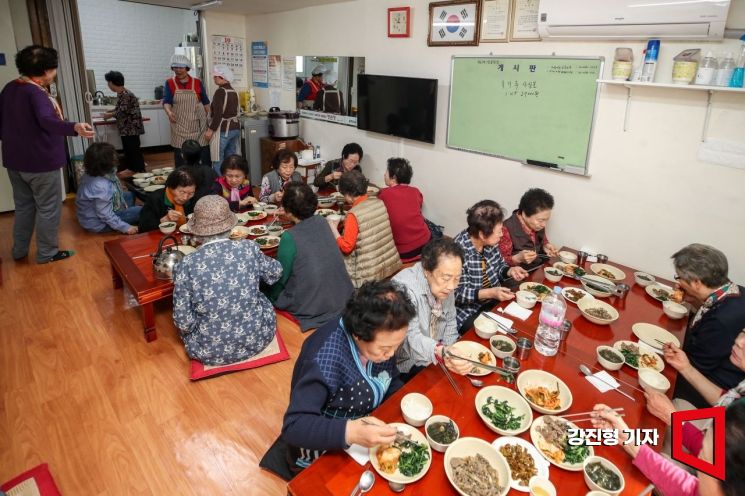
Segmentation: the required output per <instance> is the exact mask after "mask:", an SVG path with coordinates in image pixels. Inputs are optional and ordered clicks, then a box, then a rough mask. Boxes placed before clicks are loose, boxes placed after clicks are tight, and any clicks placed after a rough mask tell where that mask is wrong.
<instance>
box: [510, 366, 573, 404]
mask: <svg viewBox="0 0 745 496" xmlns="http://www.w3.org/2000/svg"><path fill="white" fill-rule="evenodd" d="M516 385H517V390H518V391H520V394H521V395H523V398H525V399H526V400H528V403H529V404H530V406H531V407H533V409H534V410H536V411H538V412H541V413H545V414H547V415H552V414H556V413H561V412H564V411H566V410H568V409H569V407H570V406H572V391H571V390H570V389H569V386H567V385H566V383H564V381H562V380H561V379H559V378H558V377H556V376H555V375H553V374H550V373H548V372H545V371H543V370H539V369H529V370H526V371H525V372H522V373H520V375H519V376H517V383H516Z"/></svg>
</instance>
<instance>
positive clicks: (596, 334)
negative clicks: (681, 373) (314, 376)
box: [288, 250, 686, 496]
mask: <svg viewBox="0 0 745 496" xmlns="http://www.w3.org/2000/svg"><path fill="white" fill-rule="evenodd" d="M570 251H573V250H570ZM551 262H554V260H552V261H551ZM608 263H609V264H610V265H613V266H615V267H618V268H619V269H621V270H623V271H624V272H625V274H626V278H625V279H624V280H623V281H619V282H625V283H627V284H629V285H630V286H631V290H630V291H629V292H628V294H627V295H626V297H625V299H619V298H616V297H612V298H607V299H605V301H607V302H609V303H611V304H612V305H613V306H614V307H615V308H616V309H618V311H619V313H620V317H619V319H618V320H617V321H615V322H613V323H612V324H611V325H597V324H593V323H591V322H590V321H588V320H587V319H585V318H584V317H583V316H582V315H581V313H580V312H579V310H578V309H577V307H576V305H574V304H572V303H571V302H567V306H568V308H567V313H566V318H567V319H569V320H570V321H571V322H572V330H571V331H570V333H569V335H568V337H567V339H566V340H564V341H562V342H561V345H560V348H559V352H558V354H557V355H556V356H553V357H545V356H543V355H541V354H539V353H538V352H537V351H536V350H535V349H533V350H531V352H530V355H529V357H528V358H527V359H526V360H522V361H521V371H525V370H528V369H541V370H544V371H546V372H550V373H552V374H554V375H556V376H558V377H559V378H560V379H562V380H563V381H564V382H565V383H566V384H567V385H568V386H569V388H570V389H571V391H572V395H573V402H572V405H571V407H570V408H569V410H567V411H566V412H563V413H564V414H567V413H576V412H585V411H589V410H591V409H592V407H593V406H594V405H595V404H597V403H605V404H607V405H609V406H611V407H613V408H615V407H623V408H624V413H625V414H626V416H625V417H624V419H625V421H626V423H627V424H628V425H629V427H630V428H632V429H636V428H644V429H656V430H657V432H658V434H659V438H658V443H657V446H656V447H654V449H657V450H659V449H660V447H661V445H662V441H663V438H664V435H665V425H664V424H663V422H661V421H660V420H659V419H657V418H656V417H654V416H652V415H651V414H650V413H649V412H647V410H646V406H645V405H646V402H645V398H644V395H643V394H642V393H641V392H639V391H637V390H635V389H632V388H631V387H629V386H628V385H626V384H623V383H622V384H621V389H622V390H624V391H625V392H627V393H629V394H631V395H632V396H633V398H634V401H632V400H630V399H628V398H626V397H624V396H622V395H621V394H619V393H617V392H615V391H608V392H606V393H600V391H598V390H597V389H595V387H593V386H592V385H591V384H590V383H589V381H587V380H586V378H585V377H584V376H583V375H582V373H581V372H580V370H579V366H580V365H581V364H586V365H587V366H589V367H590V368H591V369H593V371H599V370H602V368H601V367H600V365H599V364H598V363H597V359H596V353H595V349H596V347H597V346H599V345H601V344H608V345H612V344H613V343H614V342H615V341H618V340H621V339H625V340H632V341H638V339H637V338H636V336H634V335H633V333H632V329H631V326H632V325H633V324H634V323H637V322H647V323H652V324H655V325H658V326H660V327H662V328H664V329H666V330H668V331H669V332H671V333H672V334H673V335H674V336H676V337H677V338H678V339H680V340H681V342H682V341H683V337H684V333H685V322H686V321H685V320H672V319H669V318H668V317H667V316H666V315H665V314H664V313H663V312H662V305H661V303H659V302H658V301H657V300H655V299H653V298H651V297H650V296H648V295H647V294H646V292H645V291H644V288H642V287H640V286H638V285H636V284H633V283H634V276H633V272H634V270H635V269H632V268H630V267H626V266H623V265H620V264H617V263H614V262H613V261H612V260H611V261H610V262H608ZM589 265H590V264H589V263H587V264H585V269H587V270H588V271H589ZM543 279H544V274H543V270H540V269H539V270H537V271H535V272H533V273H531V274H530V277H529V278H528V279H527V280H529V281H531V282H542V283H544V284H546V285H547V286H549V287H552V286H555V285H560V286H562V287H581V285H580V283H579V281H576V280H574V279H570V278H567V277H564V278H563V279H562V280H561V281H560V282H558V283H550V282H548V281H544V280H543ZM657 280H658V281H660V282H664V283H669V281H665V280H664V279H661V278H659V277H658V278H657ZM507 304H508V302H504V303H501V304H499V305H497V307H496V312H497V313H499V309H501V308H504V307H506V306H507ZM539 311H540V304H538V305H536V307H535V308H534V309H533V312H532V314H531V316H530V317H529V318H528V319H527V320H525V321H521V320H519V319H517V318H514V317H511V316H509V315H505V317H507V318H510V319H511V320H513V321H514V325H513V328H515V329H516V330H517V331H518V334H517V336H516V338H519V337H527V338H529V339H530V340H531V341H532V340H533V338H534V336H535V330H536V328H537V326H538V313H539ZM461 339H462V340H469V341H476V342H479V343H481V344H483V345H484V346H487V347H488V346H489V344H488V341H487V340H485V339H481V338H480V337H478V336H477V335H476V333H475V331H474V330H473V329H471V330H470V331H468V332H467V333H466V334H465V335H464V336H463V337H462V338H461ZM608 373H609V374H611V375H612V376H614V377H615V378H617V379H619V380H620V381H624V382H626V383H628V384H630V385H633V386H634V387H636V388H638V387H639V385H638V380H637V373H636V371H635V370H634V369H631V368H630V367H629V366H627V365H624V366H623V367H622V368H621V370H620V371H617V372H610V371H609V372H608ZM663 374H664V375H665V376H666V377H667V378H668V379H669V380H670V382H671V384H672V387H671V388H670V390H669V391H668V396H670V395H672V391H673V389H674V387H675V379H676V375H677V373H676V371H675V370H674V369H673V368H672V367H670V366H666V367H665V370H664V371H663ZM453 377H454V379H455V381H456V383H457V384H458V387H459V389H460V390H461V391H462V393H463V395H462V396H459V395H457V394H456V392H455V391H454V390H453V388H452V387H451V386H450V384H449V383H448V381H447V378H446V377H445V375H444V374H443V372H442V371H441V370H440V369H439V368H437V367H435V366H430V367H427V368H425V369H424V370H423V371H422V372H420V373H419V374H417V375H416V376H415V377H414V378H413V379H412V380H411V381H409V382H408V383H407V384H406V385H405V386H404V387H403V388H402V389H401V390H399V391H397V392H396V393H395V394H393V395H392V396H391V397H390V398H388V400H386V401H385V402H384V403H383V404H382V405H381V406H380V407H378V408H377V409H376V410H375V411H374V412H373V413H372V415H374V416H375V417H377V418H379V419H381V420H383V421H385V422H403V421H404V420H403V417H402V415H401V409H400V402H401V398H402V397H403V396H404V395H405V394H407V393H410V392H419V393H422V394H425V395H426V396H427V397H428V398H429V399H430V400H431V401H432V404H433V407H434V410H433V414H440V415H446V416H448V417H450V418H452V419H453V420H454V421H455V422H456V424H457V425H458V427H459V429H460V435H461V437H467V436H468V437H477V438H481V439H484V440H486V441H488V442H492V441H493V440H495V439H496V438H497V437H499V435H498V434H496V433H494V432H492V431H491V430H490V429H489V428H488V427H487V426H486V425H485V424H484V422H483V421H482V420H481V418H480V417H479V416H478V414H477V412H476V407H475V397H476V393H478V391H479V389H478V388H476V387H474V386H472V385H471V384H470V382H469V381H468V379H467V378H465V377H461V376H458V375H453ZM481 379H483V380H484V382H485V384H486V385H487V386H488V385H500V386H505V387H508V388H512V389H515V386H514V384H507V383H506V382H505V381H504V380H503V379H501V378H500V377H499V376H498V375H497V374H490V375H488V376H486V377H481ZM532 413H533V419H535V418H537V417H539V416H540V415H541V414H540V413H538V412H535V411H533V412H532ZM580 427H585V428H587V427H589V422H584V423H583V424H581V425H580ZM419 429H420V430H421V431H422V432H423V428H421V427H420V428H419ZM529 432H530V431H529V430H528V431H526V432H524V433H522V434H521V435H519V436H518V437H520V438H523V439H525V440H527V441H529V442H530V434H529ZM594 451H595V455H597V456H602V457H604V458H607V459H608V460H610V461H611V462H613V463H614V464H615V465H616V466H617V467H619V469H620V470H621V471H622V472H623V475H624V478H625V488H624V492H623V494H629V495H637V494H639V493H641V492H642V491H643V490H644V489H645V488H646V487H647V486H648V484H649V481H648V480H647V479H646V478H645V477H644V475H642V473H641V472H640V471H639V470H638V469H637V468H636V467H634V466H633V464H632V459H631V457H630V456H628V455H627V454H626V452H625V451H624V450H623V449H622V447H620V446H594ZM443 457H444V455H443V454H442V453H439V452H437V451H434V450H433V451H432V463H431V466H430V468H429V470H428V472H427V474H426V475H425V476H424V477H423V478H422V479H420V480H419V481H417V482H415V483H413V484H410V485H408V486H407V487H406V489H405V491H404V493H403V494H408V495H428V496H429V495H450V494H453V495H455V494H457V492H456V491H455V489H454V488H453V486H452V485H451V484H450V482H449V481H448V479H447V476H446V475H445V470H444V467H443ZM366 469H370V470H373V469H372V468H371V464H370V463H369V462H368V464H367V466H365V467H363V466H360V465H359V464H358V463H357V462H355V461H354V460H353V459H352V458H351V457H350V456H349V455H347V454H346V453H344V452H329V453H326V454H324V455H323V456H322V457H321V458H320V459H319V460H317V461H316V462H314V463H313V464H312V465H311V466H310V467H309V468H307V469H305V470H304V471H303V472H301V473H300V474H299V475H297V476H296V477H295V478H294V479H293V480H292V481H290V482H289V484H288V493H289V494H291V495H293V496H305V495H312V496H324V495H339V494H342V495H346V494H350V492H351V491H352V489H353V488H354V487H355V485H356V484H357V482H358V481H359V478H360V475H361V474H362V472H363V471H364V470H366ZM549 479H550V480H551V482H552V483H553V484H554V486H555V487H556V488H557V491H558V494H559V495H560V496H561V495H572V496H574V495H584V494H585V493H587V492H588V491H589V489H588V487H587V485H586V484H585V481H584V477H583V475H582V472H581V471H578V472H572V471H567V470H563V469H560V468H558V467H556V466H554V465H551V468H550V471H549ZM366 494H369V495H379V494H391V490H390V488H389V487H388V484H387V483H386V480H384V479H383V478H382V477H381V476H380V475H378V474H376V482H375V484H374V485H373V487H372V489H371V491H370V492H369V493H366ZM508 494H510V495H519V494H525V493H521V492H519V491H516V490H514V489H511V490H510V491H509V493H508Z"/></svg>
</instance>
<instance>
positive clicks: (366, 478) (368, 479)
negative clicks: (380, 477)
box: [352, 470, 375, 496]
mask: <svg viewBox="0 0 745 496" xmlns="http://www.w3.org/2000/svg"><path fill="white" fill-rule="evenodd" d="M373 484H375V474H374V473H372V471H371V470H365V471H364V472H362V475H360V482H359V483H358V484H357V486H356V487H355V488H354V491H352V496H357V495H358V494H365V493H366V492H368V491H369V490H370V489H372V487H373ZM358 491H359V492H358Z"/></svg>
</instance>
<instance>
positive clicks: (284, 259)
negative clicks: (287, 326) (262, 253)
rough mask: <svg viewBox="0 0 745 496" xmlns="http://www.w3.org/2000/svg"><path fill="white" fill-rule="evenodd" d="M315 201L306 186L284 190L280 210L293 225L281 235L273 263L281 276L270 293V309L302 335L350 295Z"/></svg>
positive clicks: (339, 257)
mask: <svg viewBox="0 0 745 496" xmlns="http://www.w3.org/2000/svg"><path fill="white" fill-rule="evenodd" d="M317 202H318V198H317V197H316V195H315V193H313V191H312V190H311V189H310V186H308V185H307V184H302V183H293V184H290V185H288V187H287V188H286V189H285V195H284V197H283V198H282V205H283V207H284V209H285V213H286V215H287V216H288V217H289V218H290V219H292V221H293V222H295V226H294V227H293V228H292V229H290V230H288V231H286V232H285V233H284V234H282V239H281V241H280V244H279V249H278V252H277V259H278V260H279V262H280V263H281V264H282V267H283V274H282V278H281V279H280V280H279V282H277V284H275V285H274V286H273V287H272V288H271V291H270V297H271V298H272V300H273V301H274V304H275V306H276V307H277V308H280V309H282V310H287V311H288V312H290V313H292V314H293V315H294V316H295V317H296V318H297V319H298V320H299V321H300V327H301V329H302V330H303V331H306V330H308V329H311V328H314V327H319V326H321V325H323V324H324V323H326V322H327V321H329V320H330V319H331V318H333V317H334V316H336V315H338V314H339V312H341V310H342V309H343V308H344V305H345V304H346V302H347V299H348V298H349V296H350V295H351V294H352V291H353V290H354V288H353V287H352V281H351V280H350V279H349V275H348V274H347V270H346V267H345V265H344V258H343V257H342V255H341V253H340V252H339V249H338V248H337V245H336V241H335V240H334V236H333V234H332V233H331V228H330V227H329V225H328V223H327V222H326V220H325V219H324V218H323V217H321V216H320V215H314V212H315V209H316V205H317ZM309 295H312V297H310V296H309Z"/></svg>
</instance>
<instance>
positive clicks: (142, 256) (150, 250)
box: [104, 215, 288, 342]
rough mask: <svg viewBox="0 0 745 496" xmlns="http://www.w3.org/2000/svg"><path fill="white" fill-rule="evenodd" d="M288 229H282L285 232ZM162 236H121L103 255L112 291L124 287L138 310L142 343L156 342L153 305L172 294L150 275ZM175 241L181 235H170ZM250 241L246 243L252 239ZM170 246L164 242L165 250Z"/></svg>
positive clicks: (170, 285)
mask: <svg viewBox="0 0 745 496" xmlns="http://www.w3.org/2000/svg"><path fill="white" fill-rule="evenodd" d="M271 221H272V216H271V215H269V216H267V217H266V218H265V219H262V220H259V221H249V222H247V223H245V224H243V225H246V226H253V225H259V224H269V223H270V222H271ZM287 227H288V226H285V228H287ZM164 236H165V235H164V234H163V233H161V232H160V231H150V232H146V233H143V234H138V235H134V236H121V237H119V238H117V239H113V240H110V241H106V242H105V243H104V251H105V252H106V255H107V256H108V257H109V262H110V263H111V274H112V279H113V282H114V288H115V289H118V288H121V287H122V286H123V285H125V284H126V286H127V288H129V290H130V291H131V292H132V294H133V295H134V297H135V299H136V300H137V303H138V304H139V305H140V307H141V308H142V319H143V323H144V333H145V340H147V341H148V342H150V341H154V340H156V339H157V338H158V335H157V333H156V330H155V310H154V306H153V305H154V303H155V302H156V301H158V300H162V299H165V298H168V297H170V296H171V295H172V294H173V281H172V280H170V279H168V280H164V279H156V277H155V273H154V271H153V257H152V256H151V254H154V253H155V252H157V251H158V243H160V240H161V239H162V238H163V237H164ZM172 236H175V237H176V238H177V239H179V241H180V240H181V238H180V237H181V235H180V234H178V233H174V234H173V235H172ZM252 238H253V236H252V237H250V238H249V239H252ZM170 245H172V243H171V242H168V244H166V246H170ZM262 251H263V253H264V254H265V255H268V256H272V257H275V256H276V254H277V248H276V247H275V248H270V249H267V250H262Z"/></svg>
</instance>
